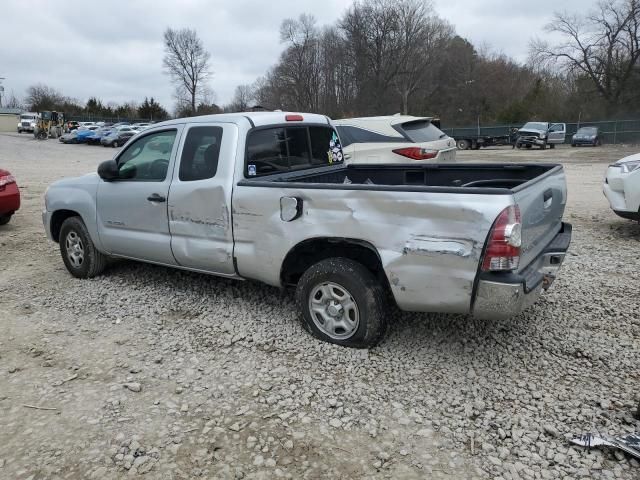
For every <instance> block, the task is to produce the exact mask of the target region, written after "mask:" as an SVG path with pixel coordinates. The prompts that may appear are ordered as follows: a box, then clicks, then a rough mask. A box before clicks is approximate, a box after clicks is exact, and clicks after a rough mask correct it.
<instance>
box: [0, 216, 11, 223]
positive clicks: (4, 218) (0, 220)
mask: <svg viewBox="0 0 640 480" xmlns="http://www.w3.org/2000/svg"><path fill="white" fill-rule="evenodd" d="M11 215H13V214H11ZM11 215H2V216H0V225H6V224H7V223H9V220H11Z"/></svg>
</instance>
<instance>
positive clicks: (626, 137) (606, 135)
mask: <svg viewBox="0 0 640 480" xmlns="http://www.w3.org/2000/svg"><path fill="white" fill-rule="evenodd" d="M522 125H523V124H522V123H519V124H513V125H491V126H480V128H479V129H478V127H477V126H475V127H461V128H443V129H442V131H443V132H445V133H446V134H447V135H449V136H450V137H453V138H458V137H460V138H468V137H475V136H478V135H480V136H486V135H492V136H499V135H509V133H510V132H511V129H512V128H520V127H522ZM580 127H598V129H599V132H598V135H599V137H600V140H601V141H602V143H610V144H617V143H640V120H606V121H599V122H580V123H577V122H576V123H567V136H566V138H565V143H571V137H572V136H573V134H574V133H576V131H577V130H578V128H580Z"/></svg>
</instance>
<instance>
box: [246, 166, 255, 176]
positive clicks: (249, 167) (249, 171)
mask: <svg viewBox="0 0 640 480" xmlns="http://www.w3.org/2000/svg"><path fill="white" fill-rule="evenodd" d="M248 173H249V176H250V177H254V176H255V175H256V166H255V165H253V164H250V165H249V166H248Z"/></svg>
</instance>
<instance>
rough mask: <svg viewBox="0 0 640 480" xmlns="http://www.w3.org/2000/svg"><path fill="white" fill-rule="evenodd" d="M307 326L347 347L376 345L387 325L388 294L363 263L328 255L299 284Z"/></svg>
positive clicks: (298, 299)
mask: <svg viewBox="0 0 640 480" xmlns="http://www.w3.org/2000/svg"><path fill="white" fill-rule="evenodd" d="M296 300H297V302H298V308H300V310H301V311H302V324H303V326H304V327H305V329H306V330H308V331H309V332H311V333H312V334H313V335H314V336H316V337H317V338H319V339H321V340H324V341H325V342H330V343H335V344H338V345H343V346H345V347H354V348H369V347H373V346H374V345H376V344H377V343H378V342H379V341H380V340H381V339H382V337H383V336H384V333H385V332H386V329H387V309H386V295H385V292H384V289H383V288H382V286H381V284H380V282H379V281H378V279H376V277H375V276H374V275H373V274H372V273H371V272H370V271H369V270H367V269H366V268H365V267H364V266H363V265H362V264H360V263H358V262H354V261H353V260H350V259H348V258H341V257H337V258H328V259H326V260H322V261H320V262H318V263H316V264H315V265H313V266H311V267H310V268H309V269H308V270H307V271H306V272H305V273H304V274H303V275H302V277H301V278H300V281H299V282H298V286H297V288H296Z"/></svg>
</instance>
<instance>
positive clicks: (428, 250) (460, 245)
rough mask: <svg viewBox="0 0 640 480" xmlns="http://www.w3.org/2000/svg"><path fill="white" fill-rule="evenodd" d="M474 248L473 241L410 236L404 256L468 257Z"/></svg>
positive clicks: (474, 243)
mask: <svg viewBox="0 0 640 480" xmlns="http://www.w3.org/2000/svg"><path fill="white" fill-rule="evenodd" d="M475 248H476V242H475V241H474V240H473V239H466V238H446V237H429V236H426V235H412V236H411V238H410V239H409V240H407V243H406V244H405V247H404V250H403V253H404V254H405V255H426V256H432V255H456V256H458V257H464V258H466V257H469V256H470V255H471V254H472V253H473V251H474V249H475Z"/></svg>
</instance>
